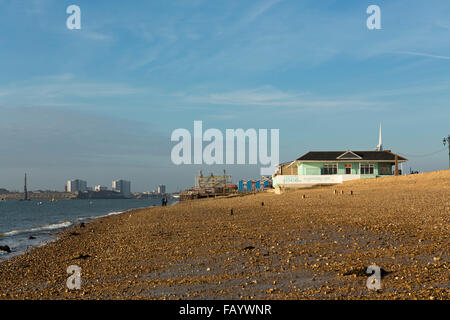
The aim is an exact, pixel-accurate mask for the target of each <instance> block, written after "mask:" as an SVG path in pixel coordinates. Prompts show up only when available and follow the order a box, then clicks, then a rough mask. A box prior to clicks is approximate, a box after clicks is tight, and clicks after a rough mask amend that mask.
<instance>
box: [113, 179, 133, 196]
mask: <svg viewBox="0 0 450 320" xmlns="http://www.w3.org/2000/svg"><path fill="white" fill-rule="evenodd" d="M112 189H113V191H115V192H119V193H121V194H123V195H124V196H125V197H127V196H129V195H131V182H130V181H126V180H114V181H113V182H112Z"/></svg>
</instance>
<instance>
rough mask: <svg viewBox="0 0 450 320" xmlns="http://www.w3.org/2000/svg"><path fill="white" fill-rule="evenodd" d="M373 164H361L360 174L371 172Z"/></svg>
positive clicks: (372, 171)
mask: <svg viewBox="0 0 450 320" xmlns="http://www.w3.org/2000/svg"><path fill="white" fill-rule="evenodd" d="M373 173H374V170H373V164H366V163H364V164H361V174H373Z"/></svg>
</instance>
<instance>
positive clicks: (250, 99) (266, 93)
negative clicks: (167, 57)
mask: <svg viewBox="0 0 450 320" xmlns="http://www.w3.org/2000/svg"><path fill="white" fill-rule="evenodd" d="M185 101H189V102H191V103H198V104H213V105H225V106H241V107H246V106H247V107H249V106H259V107H276V108H278V107H292V108H328V107H342V108H364V107H369V106H375V105H378V106H379V104H375V103H374V102H370V101H364V100H357V99H351V98H348V99H346V98H329V99H325V98H322V97H317V96H315V95H313V94H311V93H307V92H290V91H283V90H280V89H277V88H274V87H273V86H269V85H267V86H262V87H257V88H252V89H246V90H236V91H229V92H223V93H209V94H204V95H201V94H200V95H186V96H185Z"/></svg>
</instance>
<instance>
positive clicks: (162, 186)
mask: <svg viewBox="0 0 450 320" xmlns="http://www.w3.org/2000/svg"><path fill="white" fill-rule="evenodd" d="M158 193H159V194H164V193H166V186H165V185H163V184H160V185H159V186H158Z"/></svg>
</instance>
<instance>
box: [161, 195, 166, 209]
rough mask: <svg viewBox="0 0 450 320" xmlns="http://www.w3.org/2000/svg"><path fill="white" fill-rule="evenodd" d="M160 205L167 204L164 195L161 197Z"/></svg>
mask: <svg viewBox="0 0 450 320" xmlns="http://www.w3.org/2000/svg"><path fill="white" fill-rule="evenodd" d="M161 206H163V207H165V206H167V198H166V197H164V198H162V199H161Z"/></svg>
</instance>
